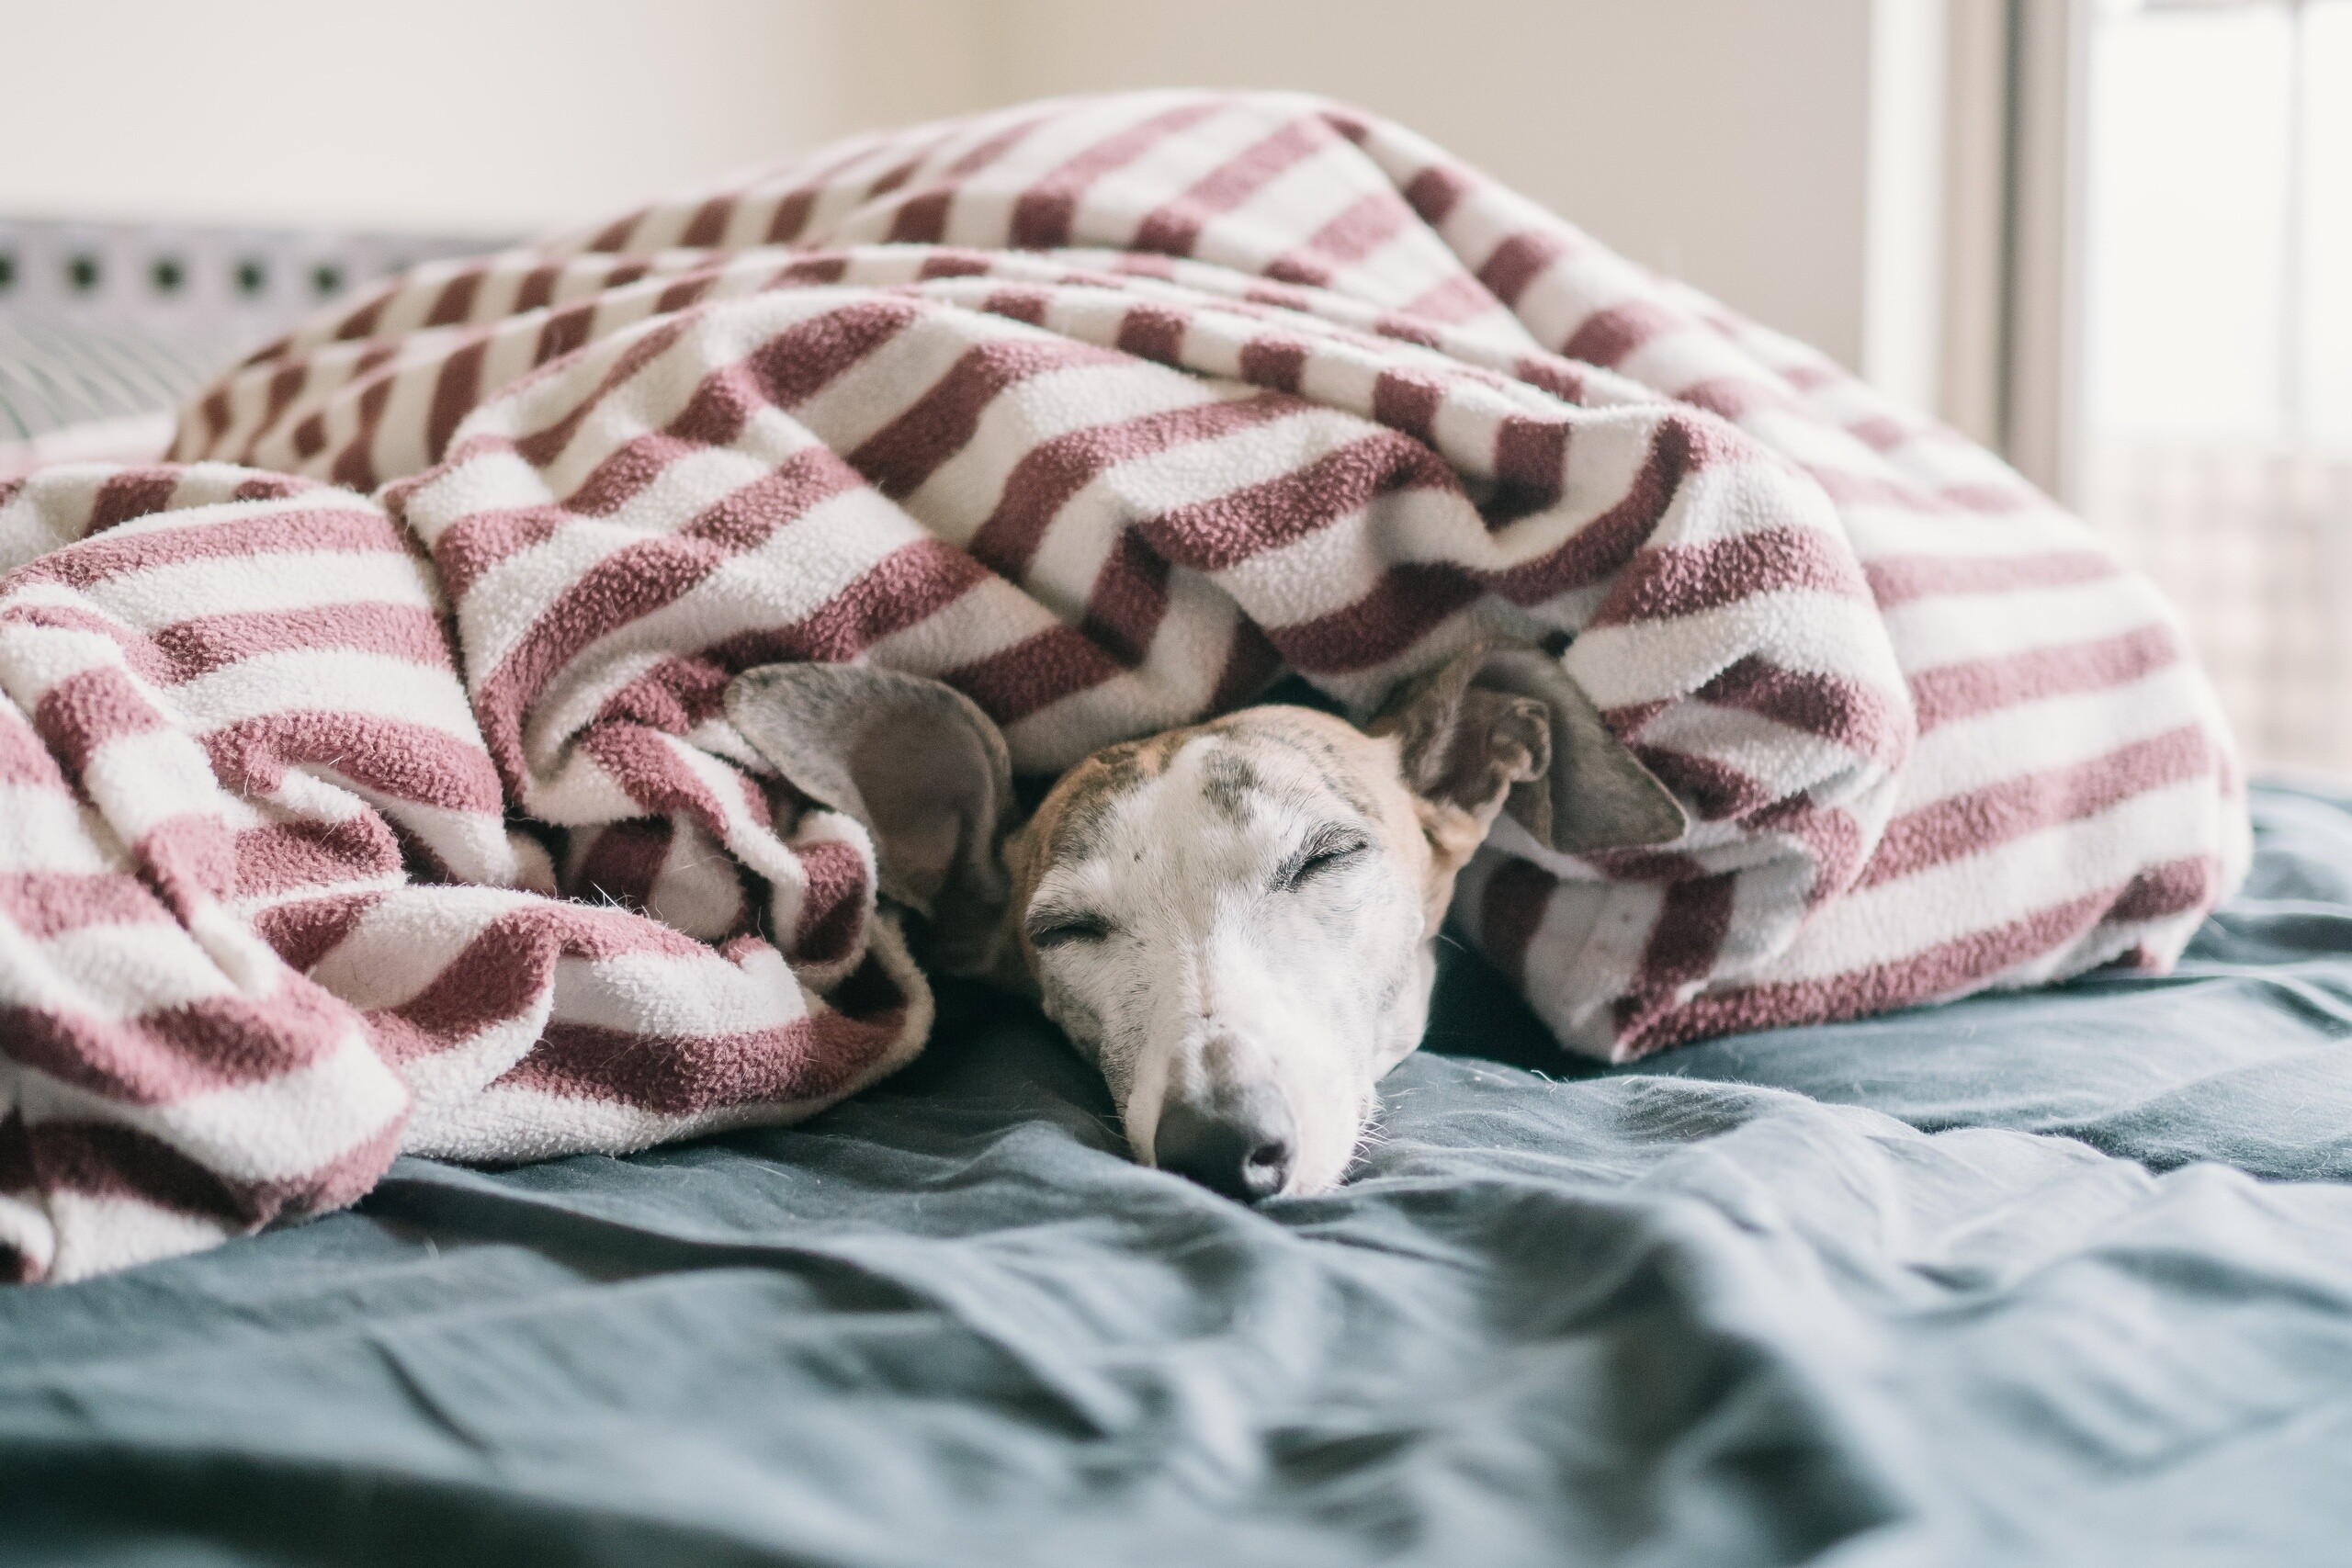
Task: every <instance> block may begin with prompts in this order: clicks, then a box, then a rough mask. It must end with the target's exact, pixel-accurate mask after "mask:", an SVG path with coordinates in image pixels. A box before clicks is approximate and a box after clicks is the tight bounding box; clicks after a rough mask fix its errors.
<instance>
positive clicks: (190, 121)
mask: <svg viewBox="0 0 2352 1568" xmlns="http://www.w3.org/2000/svg"><path fill="white" fill-rule="evenodd" d="M1939 3H1940V0H1769V3H1768V0H399V3H397V4H394V3H390V0H201V3H190V0H0V51H5V54H6V57H7V58H8V59H9V61H10V65H11V69H10V72H9V88H8V90H7V91H6V92H5V93H0V211H6V212H11V213H17V214H23V215H28V216H30V215H92V216H106V217H150V216H165V217H183V218H193V219H214V220H253V221H261V222H286V223H334V224H346V225H357V226H372V227H407V228H425V229H435V230H443V231H461V232H463V231H483V232H505V231H515V230H521V229H529V228H535V227H538V226H542V225H545V224H548V223H551V222H556V221H561V220H571V219H577V218H580V217H583V216H588V215H592V214H594V213H595V212H597V211H600V210H603V209H610V208H616V207H619V206H622V205H625V204H627V203H628V202H630V201H632V200H635V199H636V198H638V197H641V196H643V195H645V194H648V193H650V192H653V191H657V190H660V189H662V188H664V187H665V186H673V185H675V184H678V183H681V182H684V181H691V180H699V179H702V178H706V177H707V176H710V175H714V174H717V173H719V172H721V171H723V170H726V169H728V168H731V167H734V166H737V165H741V164H749V163H756V162H758V161H760V160H763V159H765V158H768V157H772V156H774V155H775V154H777V153H779V152H786V151H789V150H791V149H794V148H797V147H802V146H807V145H809V144H812V143H815V142H818V141H823V140H825V139H826V138H828V137H831V136H834V135H837V134H840V133H842V132H843V131H845V130H853V129H859V128H863V127H865V126H871V125H883V124H890V123H896V122H900V121H904V120H908V119H911V118H927V117H930V116H933V115H943V114H952V113H956V112H959V111H961V110H964V109H967V108H970V107H976V106H978V105H980V104H994V103H1005V102H1012V101H1016V100H1018V99H1021V98H1024V97H1031V96H1040V95H1045V94H1052V93H1066V92H1079V91H1091V90H1098V89H1103V88H1112V87H1122V86H1131V85H1163V84H1171V83H1199V84H1208V85H1246V86H1281V87H1299V88H1306V89H1309V90H1313V91H1318V92H1324V93H1329V94H1331V95H1333V96H1339V97H1343V98H1348V99H1351V100H1353V101H1355V102H1357V103H1360V104H1363V105H1364V106H1365V107H1370V108H1373V109H1375V110H1378V111H1380V112H1383V113H1385V114H1388V115H1391V116H1394V117H1396V118H1399V119H1402V120H1404V121H1406V122H1408V123H1409V124H1412V125H1414V126H1415V127H1417V128H1419V130H1423V131H1425V132H1427V133H1428V134H1430V136H1432V137H1434V138H1436V139H1437V140H1438V141H1442V142H1444V143H1446V144H1447V145H1449V146H1450V147H1452V148H1453V150H1454V151H1455V152H1459V153H1461V154H1462V155H1464V157H1467V158H1469V159H1471V160H1473V161H1475V162H1476V163H1479V164H1484V165H1485V166H1486V167H1487V168H1489V169H1491V170H1493V171H1494V172H1496V173H1497V174H1498V175H1501V176H1502V177H1503V178H1505V179H1507V180H1509V181H1510V182H1511V183H1513V184H1515V185H1517V186H1520V187H1521V189H1523V190H1525V191H1526V192H1527V193H1528V194H1530V195H1531V196H1533V197H1537V198H1539V199H1541V200H1543V201H1544V202H1546V203H1548V204H1550V205H1552V206H1553V207H1555V208H1556V209H1559V210H1560V211H1562V212H1564V213H1565V214H1566V215H1567V216H1568V217H1569V218H1571V219H1573V220H1575V221H1577V223H1579V224H1581V225H1583V226H1584V227H1585V228H1586V229H1588V230H1589V231H1591V232H1592V233H1594V234H1595V235H1597V236H1599V237H1600V239H1602V240H1604V241H1606V242H1607V243H1611V244H1612V245H1615V246H1617V247H1618V248H1620V249H1622V250H1623V251H1625V252H1627V253H1628V254H1632V255H1634V256H1635V257H1637V258H1639V259H1641V260H1643V261H1645V262H1648V263H1650V264H1652V265H1657V266H1659V267H1662V268H1664V269H1666V270H1667V271H1668V272H1671V273H1675V274H1679V275H1680V276H1685V277H1688V278H1690V279H1691V281H1693V282H1695V283H1697V284H1698V285H1699V286H1700V287H1702V288H1707V289H1709V290H1711V291H1713V292H1715V293H1717V294H1720V295H1721V296H1722V297H1723V298H1724V299H1726V300H1728V301H1729V302H1730V303H1732V304H1733V305H1734V306H1736V307H1737V308H1739V309H1741V310H1745V311H1747V312H1748V313H1749V314H1751V315H1754V316H1756V317H1758V318H1759V319H1761V320H1763V321H1767V322H1770V324H1772V325H1775V326H1778V327H1780V328H1781V329H1783V330H1785V331H1788V332H1791V333H1795V334H1796V335H1798V336H1800V337H1804V338H1806V339H1808V340H1810V341H1812V342H1814V343H1816V344H1819V345H1821V346H1822V347H1823V348H1825V349H1827V350H1828V351H1829V352H1831V353H1832V354H1834V355H1837V356H1838V357H1839V358H1840V359H1842V360H1844V361H1845V362H1847V363H1848V364H1849V365H1854V366H1857V367H1861V366H1865V365H1868V366H1869V367H1871V369H1872V370H1873V371H1874V372H1876V373H1878V374H1880V375H1881V377H1882V378H1883V379H1885V380H1886V381H1887V382H1888V383H1889V384H1890V385H1893V386H1895V387H1896V388H1897V389H1898V390H1904V391H1910V390H1913V389H1916V388H1917V387H1918V386H1919V385H1920V384H1921V378H1922V374H1923V373H1922V371H1921V370H1920V368H1919V363H1918V354H1917V352H1916V350H1917V346H1918V345H1917V342H1916V341H1914V342H1910V345H1909V347H1908V348H1905V342H1906V341H1907V340H1906V339H1905V334H1906V333H1910V334H1912V337H1913V338H1915V339H1916V336H1917V322H1918V320H1919V318H1920V308H1919V304H1918V301H1917V299H1913V298H1911V296H1909V295H1906V294H1905V289H1906V288H1908V289H1910V290H1911V293H1912V295H1917V294H1918V292H1919V286H1918V279H1917V256H1916V255H1915V254H1913V252H1914V251H1916V250H1917V247H1916V246H1914V247H1913V248H1912V251H1906V250H1905V247H1904V246H1903V245H1902V244H1890V243H1889V240H1888V225H1889V223H1890V222H1894V223H1895V227H1896V228H1897V229H1902V228H1903V221H1908V220H1903V221H1897V219H1898V218H1899V212H1898V209H1903V207H1904V202H1903V200H1902V197H1903V194H1904V192H1905V189H1906V188H1907V187H1906V186H1905V177H1906V176H1905V174H1904V173H1903V166H1902V165H1903V164H1904V161H1905V160H1909V159H1916V158H1917V156H1920V155H1921V154H1919V153H1918V152H1917V150H1916V149H1914V150H1911V151H1905V147H1906V146H1907V143H1905V141H1903V138H1902V137H1901V136H1900V135H1897V134H1893V133H1891V132H1890V131H1889V130H1888V127H1889V126H1890V125H1894V126H1895V127H1897V128H1898V129H1899V128H1900V126H1901V125H1903V124H1905V123H1911V122H1906V121H1905V120H1904V118H1903V117H1902V116H1901V115H1900V114H1899V113H1898V114H1895V115H1894V117H1893V118H1890V105H1891V104H1892V105H1893V106H1894V107H1895V108H1897V109H1899V108H1900V107H1901V106H1902V105H1903V104H1905V103H1908V102H1910V101H1912V97H1913V93H1912V91H1911V89H1907V88H1906V89H1904V90H1903V91H1902V92H1900V93H1898V94H1896V95H1894V97H1892V98H1890V96H1889V93H1888V91H1887V90H1886V89H1885V86H1884V84H1886V83H1888V82H1890V81H1894V80H1896V79H1897V76H1898V73H1894V70H1893V68H1892V67H1890V66H1889V64H1888V60H1889V58H1890V51H1889V40H1890V39H1891V38H1893V37H1894V34H1893V33H1891V32H1890V30H1889V28H1888V26H1887V23H1886V17H1887V15H1888V13H1889V11H1890V9H1891V8H1892V9H1893V10H1894V11H1895V12H1898V13H1907V12H1908V11H1909V10H1910V9H1911V8H1914V7H1926V6H1934V5H1938V4H1939ZM1874 18H1875V19H1874ZM1913 30H1914V32H1915V33H1916V32H1917V29H1916V28H1915V29H1913ZM1893 58H1895V59H1897V60H1898V61H1899V60H1900V59H1902V58H1907V57H1905V56H1901V55H1900V53H1899V51H1898V52H1897V54H1896V55H1894V56H1893ZM1874 61H1875V63H1874ZM1874 82H1876V83H1879V84H1881V91H1880V93H1879V96H1878V97H1877V98H1876V99H1875V100H1874V99H1873V96H1872V88H1873V83H1874ZM1916 119H1917V117H1916V116H1915V117H1913V121H1916ZM1874 138H1875V141H1874ZM1874 146H1875V147H1877V148H1878V149H1879V150H1880V155H1879V161H1878V164H1877V165H1876V166H1875V167H1874V166H1873V164H1872V156H1873V153H1872V149H1873V147H1874ZM1888 149H1894V156H1895V157H1896V160H1897V164H1898V166H1896V167H1894V168H1893V169H1892V170H1890V167H1889V165H1888V163H1887V156H1888V152H1887V150H1888ZM1873 189H1875V190H1876V191H1877V192H1878V193H1879V195H1878V197H1876V198H1875V199H1873V197H1872V194H1871V193H1872V191H1873ZM1889 193H1893V194H1892V195H1890V194H1889ZM1911 205H1912V206H1915V207H1916V206H1917V205H1918V204H1917V203H1913V204H1911ZM1928 205H1932V204H1928ZM1891 214H1894V215H1895V217H1893V218H1891V217H1890V215H1891ZM1873 223H1876V224H1877V225H1878V231H1877V232H1876V233H1875V234H1874V233H1873V230H1872V225H1873ZM1904 231H1905V232H1908V230H1904ZM1928 249H1929V251H1930V252H1931V251H1932V246H1930V247H1928ZM1932 303H1933V302H1932V299H1929V300H1928V306H1929V309H1928V316H1929V317H1930V318H1931V317H1932V313H1933V312H1932ZM1929 357H1930V359H1931V358H1932V353H1931V347H1930V351H1929ZM1930 373H1931V372H1930Z"/></svg>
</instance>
